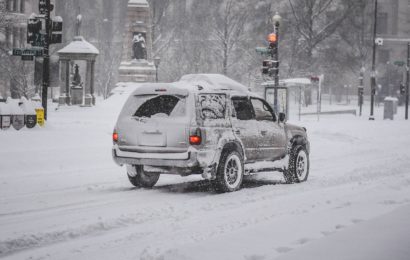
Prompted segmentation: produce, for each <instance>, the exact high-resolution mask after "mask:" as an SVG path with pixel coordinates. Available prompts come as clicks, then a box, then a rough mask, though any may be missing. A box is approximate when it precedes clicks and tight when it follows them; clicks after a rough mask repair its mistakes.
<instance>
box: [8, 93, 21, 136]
mask: <svg viewBox="0 0 410 260" xmlns="http://www.w3.org/2000/svg"><path fill="white" fill-rule="evenodd" d="M6 104H7V105H8V106H9V107H10V110H11V111H10V112H11V125H12V126H13V127H14V129H16V130H20V129H22V128H23V127H24V124H25V122H24V112H23V110H22V109H21V107H20V100H18V99H11V98H8V99H7V103H6Z"/></svg>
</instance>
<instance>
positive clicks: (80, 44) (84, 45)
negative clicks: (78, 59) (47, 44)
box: [58, 36, 100, 55]
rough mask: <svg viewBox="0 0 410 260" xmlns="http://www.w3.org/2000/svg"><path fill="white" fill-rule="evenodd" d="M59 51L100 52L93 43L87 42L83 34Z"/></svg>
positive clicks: (60, 52)
mask: <svg viewBox="0 0 410 260" xmlns="http://www.w3.org/2000/svg"><path fill="white" fill-rule="evenodd" d="M58 53H59V54H62V53H77V54H78V53H81V54H97V55H98V54H100V52H99V51H98V49H97V48H96V47H95V46H94V45H92V44H91V43H89V42H87V41H86V40H85V39H84V37H82V36H75V37H74V40H73V41H72V42H70V43H69V44H68V45H67V46H65V47H64V48H62V49H61V50H59V51H58Z"/></svg>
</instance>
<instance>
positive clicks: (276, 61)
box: [272, 12, 282, 111]
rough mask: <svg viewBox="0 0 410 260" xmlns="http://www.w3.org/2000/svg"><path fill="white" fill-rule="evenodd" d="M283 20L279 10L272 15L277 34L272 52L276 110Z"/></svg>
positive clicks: (276, 107) (274, 104)
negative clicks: (280, 34)
mask: <svg viewBox="0 0 410 260" xmlns="http://www.w3.org/2000/svg"><path fill="white" fill-rule="evenodd" d="M281 21H282V17H281V16H280V15H279V13H278V12H276V13H275V15H274V16H273V17H272V22H273V29H274V34H275V35H276V42H275V43H276V44H275V48H274V49H273V52H272V60H273V61H274V66H275V67H274V74H273V77H274V83H275V91H274V96H273V106H274V109H275V111H279V110H278V87H279V26H280V23H281Z"/></svg>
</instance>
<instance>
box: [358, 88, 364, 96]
mask: <svg viewBox="0 0 410 260" xmlns="http://www.w3.org/2000/svg"><path fill="white" fill-rule="evenodd" d="M358 94H359V97H362V96H363V94H364V88H363V87H359V88H358Z"/></svg>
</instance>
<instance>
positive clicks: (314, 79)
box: [310, 76, 320, 83]
mask: <svg viewBox="0 0 410 260" xmlns="http://www.w3.org/2000/svg"><path fill="white" fill-rule="evenodd" d="M319 80H320V79H319V77H318V76H311V77H310V82H312V83H318V82H319Z"/></svg>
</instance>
